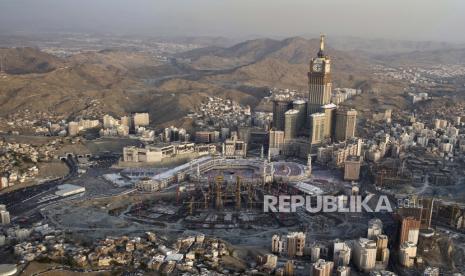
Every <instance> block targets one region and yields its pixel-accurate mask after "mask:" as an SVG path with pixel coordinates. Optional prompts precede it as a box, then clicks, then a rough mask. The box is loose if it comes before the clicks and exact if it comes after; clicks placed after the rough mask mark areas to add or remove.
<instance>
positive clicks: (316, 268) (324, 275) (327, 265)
mask: <svg viewBox="0 0 465 276" xmlns="http://www.w3.org/2000/svg"><path fill="white" fill-rule="evenodd" d="M333 268H334V263H333V262H328V261H325V260H323V259H319V260H318V261H316V262H315V263H314V264H313V265H312V272H311V275H312V276H330V275H332V274H333Z"/></svg>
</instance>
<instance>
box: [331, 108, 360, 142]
mask: <svg viewBox="0 0 465 276" xmlns="http://www.w3.org/2000/svg"><path fill="white" fill-rule="evenodd" d="M356 123H357V110H355V109H350V110H345V109H340V110H337V111H336V129H335V140H336V141H338V142H340V141H345V140H347V139H350V138H353V137H355V128H356Z"/></svg>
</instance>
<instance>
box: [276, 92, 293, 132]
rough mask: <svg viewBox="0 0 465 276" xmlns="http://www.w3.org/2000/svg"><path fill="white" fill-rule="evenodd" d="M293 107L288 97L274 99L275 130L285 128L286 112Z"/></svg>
mask: <svg viewBox="0 0 465 276" xmlns="http://www.w3.org/2000/svg"><path fill="white" fill-rule="evenodd" d="M291 107H292V106H291V103H290V101H289V100H288V99H284V98H275V99H274V100H273V128H274V129H275V130H284V123H285V114H286V111H288V110H289V109H291Z"/></svg>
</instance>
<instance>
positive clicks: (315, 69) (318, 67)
mask: <svg viewBox="0 0 465 276" xmlns="http://www.w3.org/2000/svg"><path fill="white" fill-rule="evenodd" d="M321 71H323V64H321V63H315V64H313V72H321Z"/></svg>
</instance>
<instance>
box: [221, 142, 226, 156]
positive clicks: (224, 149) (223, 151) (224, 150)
mask: <svg viewBox="0 0 465 276" xmlns="http://www.w3.org/2000/svg"><path fill="white" fill-rule="evenodd" d="M222 153H223V157H224V156H226V146H225V145H224V143H223V148H222Z"/></svg>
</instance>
